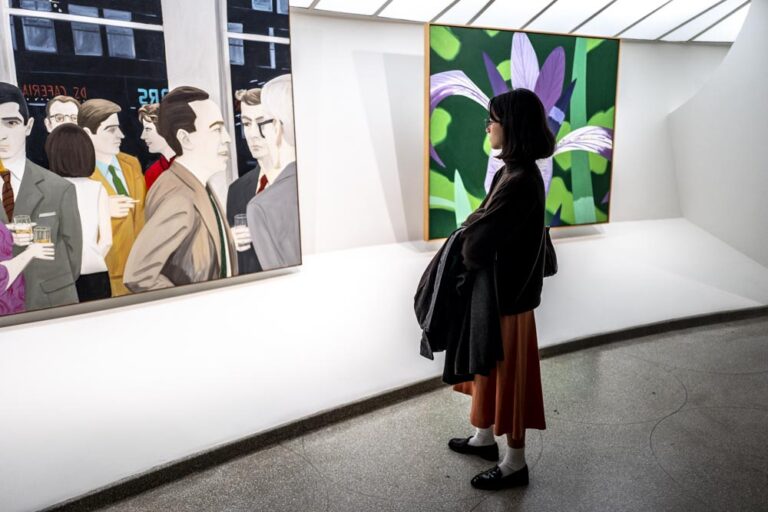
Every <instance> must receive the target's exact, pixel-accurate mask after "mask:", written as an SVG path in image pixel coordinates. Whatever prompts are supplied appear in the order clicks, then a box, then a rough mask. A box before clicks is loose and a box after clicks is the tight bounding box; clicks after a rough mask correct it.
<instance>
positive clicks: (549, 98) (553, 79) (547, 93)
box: [534, 46, 565, 113]
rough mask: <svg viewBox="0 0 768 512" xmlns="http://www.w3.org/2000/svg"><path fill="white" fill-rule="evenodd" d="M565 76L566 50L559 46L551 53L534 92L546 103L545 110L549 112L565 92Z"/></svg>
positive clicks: (542, 68)
mask: <svg viewBox="0 0 768 512" xmlns="http://www.w3.org/2000/svg"><path fill="white" fill-rule="evenodd" d="M564 78H565V50H563V47H562V46H558V47H557V48H555V49H554V50H552V53H550V54H549V56H548V57H547V60H546V61H545V62H544V65H543V66H542V67H541V73H540V74H539V78H538V80H536V88H535V89H534V92H535V93H536V95H537V96H538V97H539V99H540V100H541V102H542V103H543V104H544V112H547V113H549V111H550V109H552V107H554V106H555V103H557V100H558V99H559V98H560V95H561V94H562V93H563V79H564Z"/></svg>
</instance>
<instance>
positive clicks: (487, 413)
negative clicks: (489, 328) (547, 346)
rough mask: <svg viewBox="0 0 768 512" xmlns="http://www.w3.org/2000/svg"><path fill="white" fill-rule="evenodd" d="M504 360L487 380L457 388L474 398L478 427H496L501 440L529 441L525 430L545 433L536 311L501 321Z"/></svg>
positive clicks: (477, 378) (480, 377) (477, 377)
mask: <svg viewBox="0 0 768 512" xmlns="http://www.w3.org/2000/svg"><path fill="white" fill-rule="evenodd" d="M501 340H502V344H503V346H504V360H503V361H499V362H498V363H497V364H496V368H495V369H493V370H491V373H490V375H488V376H487V377H485V376H483V375H475V380H474V381H469V382H462V383H461V384H456V385H455V386H453V389H454V390H455V391H458V392H460V393H464V394H467V395H470V396H471V397H472V409H471V412H470V416H469V420H470V422H471V423H472V425H474V426H475V427H478V428H488V427H490V426H491V425H493V426H494V429H493V430H494V434H496V435H497V436H500V435H503V434H511V435H512V439H515V440H518V439H519V440H522V439H525V429H527V428H535V429H539V430H544V429H546V428H547V425H546V423H545V421H544V399H543V397H542V393H541V370H540V368H539V346H538V339H537V337H536V319H535V318H534V316H533V311H526V312H524V313H520V314H517V315H504V316H502V317H501Z"/></svg>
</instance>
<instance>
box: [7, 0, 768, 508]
mask: <svg viewBox="0 0 768 512" xmlns="http://www.w3.org/2000/svg"><path fill="white" fill-rule="evenodd" d="M292 43H293V56H294V76H295V102H296V118H297V130H298V132H297V142H298V161H299V162H298V163H299V169H300V171H299V172H300V176H299V189H300V197H301V215H302V227H303V243H304V250H305V253H306V254H307V257H306V258H305V265H304V266H303V267H302V268H301V269H299V270H298V271H292V272H287V273H285V274H283V275H279V276H277V277H274V278H272V279H267V280H262V281H254V282H249V283H241V284H237V285H235V286H228V287H225V288H218V289H213V290H209V291H205V292H200V293H193V294H189V295H184V296H178V297H173V298H167V299H163V300H159V301H155V302H149V303H145V304H136V305H131V306H128V307H122V308H117V309H112V310H107V311H99V312H93V313H89V314H84V315H78V316H73V317H68V318H63V319H54V320H47V321H43V322H38V323H34V324H26V325H18V326H12V327H5V328H3V329H0V419H1V420H0V510H2V511H6V510H7V511H27V510H36V509H39V508H42V507H44V506H47V505H50V504H53V503H56V502H59V501H62V500H65V499H68V498H71V497H73V496H77V495H80V494H83V493H86V492H88V491H91V490H93V489H96V488H98V487H101V486H104V485H108V484H110V483H112V482H115V481H117V480H120V479H122V478H127V477H130V476H131V475H135V474H137V473H141V472H144V471H148V470H150V469H152V468H153V467H156V466H158V465H162V464H165V463H168V462H170V461H173V460H176V459H179V458H181V457H184V456H188V455H191V454H194V453H198V452H200V451H202V450H206V449H210V448H212V447H215V446H218V445H221V444H223V443H227V442H231V441H233V440H237V439H240V438H242V437H244V436H248V435H251V434H254V433H257V432H261V431H264V430H268V429H270V428H274V427H276V426H279V425H281V424H285V423H287V422H292V421H295V420H297V419H300V418H302V417H306V416H308V415H311V414H314V413H317V412H319V411H323V410H327V409H330V408H334V407H338V406H339V405H342V404H346V403H350V402H352V401H355V400H359V399H362V398H365V397H369V396H373V395H376V394H378V393H382V392H384V391H387V390H390V389H394V388H397V387H399V386H404V385H407V384H410V383H413V382H416V381H419V380H422V379H426V378H430V377H434V376H437V375H439V374H440V373H441V370H442V368H441V361H440V359H439V358H438V360H437V361H434V362H430V361H428V360H426V359H423V358H421V357H419V355H418V344H419V337H420V333H419V328H418V326H417V325H416V321H415V318H414V315H413V312H412V299H413V294H414V291H415V287H416V283H417V281H418V278H419V276H420V275H421V272H422V271H423V269H424V268H425V266H426V264H427V262H428V261H429V259H430V258H431V256H432V254H433V252H434V251H435V250H436V249H437V247H438V246H439V243H424V242H421V241H420V239H421V236H422V224H421V223H422V214H423V207H422V204H423V203H422V199H423V187H424V184H423V168H422V166H423V136H424V122H423V119H422V117H423V103H422V102H423V100H424V91H423V85H424V69H423V53H424V41H423V31H422V28H421V27H419V26H417V25H413V24H403V23H388V22H374V21H360V20H351V19H340V18H334V17H326V16H310V15H304V14H295V15H293V17H292ZM725 52H726V48H724V47H711V46H676V45H670V44H652V43H625V44H624V47H623V49H622V62H621V69H620V85H619V103H618V107H617V108H618V126H617V146H616V155H615V158H616V171H615V172H616V174H615V184H614V194H613V207H612V208H613V209H612V214H613V216H614V220H625V221H633V222H617V223H615V224H612V225H610V226H607V227H600V228H583V229H574V230H570V231H563V232H562V233H561V234H558V235H557V236H558V240H557V241H556V244H557V249H558V254H559V257H560V262H561V272H560V274H558V276H556V277H555V278H553V279H549V280H547V282H546V284H545V292H544V303H543V304H542V306H541V308H539V309H538V310H537V322H538V325H539V333H540V342H541V345H542V346H547V345H552V344H555V343H560V342H563V341H567V340H569V339H573V338H577V337H581V336H587V335H591V334H597V333H603V332H608V331H611V330H616V329H622V328H626V327H631V326H636V325H641V324H645V323H651V322H658V321H662V320H666V319H670V318H678V317H684V316H690V315H696V314H701V313H706V312H712V311H721V310H727V309H739V308H744V307H750V306H756V305H761V304H768V269H766V268H765V267H764V266H762V265H760V264H758V263H756V262H755V261H752V260H750V259H749V258H747V257H745V256H744V255H743V254H741V253H740V252H739V251H737V250H735V249H733V248H731V247H728V246H727V245H726V244H723V243H722V242H721V241H720V240H718V239H717V238H716V237H714V236H712V235H711V234H708V233H707V232H706V231H704V230H702V229H699V228H697V227H696V226H693V225H692V224H691V223H690V222H688V221H687V220H685V219H679V218H678V219H671V220H669V219H666V220H664V219H663V218H664V217H677V216H679V214H680V211H681V208H680V205H679V203H678V200H677V198H678V194H679V190H678V191H677V192H674V193H673V192H672V188H674V187H675V182H676V180H675V178H674V163H673V159H672V152H671V149H672V148H671V144H672V143H671V142H670V141H669V140H668V139H669V137H668V134H667V133H666V132H665V131H664V130H666V128H664V127H663V125H664V122H663V120H664V117H665V116H666V115H667V114H668V113H669V112H670V111H671V110H673V109H674V108H676V107H677V106H678V105H680V104H681V103H683V102H684V101H686V100H687V99H688V98H689V97H691V95H693V94H694V93H695V91H696V89H697V88H698V87H699V85H701V84H703V83H704V82H705V81H706V80H707V78H708V77H709V76H710V75H711V74H712V73H713V72H715V70H716V69H717V67H718V65H719V64H720V62H721V60H722V58H723V56H724V54H725ZM657 82H658V83H657ZM660 148H661V149H660ZM649 219H661V220H649ZM723 268H728V269H729V270H728V271H727V272H724V271H722V269H723ZM545 400H546V398H545ZM457 414H466V411H457Z"/></svg>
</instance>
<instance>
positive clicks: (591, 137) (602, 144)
mask: <svg viewBox="0 0 768 512" xmlns="http://www.w3.org/2000/svg"><path fill="white" fill-rule="evenodd" d="M567 151H587V152H589V153H597V154H598V155H600V156H602V157H603V158H605V159H607V160H610V159H611V157H612V156H613V130H609V129H608V128H603V127H601V126H584V127H583V128H579V129H578V130H574V131H572V132H571V133H569V134H568V135H566V136H565V137H563V138H562V139H560V142H558V143H557V148H555V155H559V154H560V153H565V152H567Z"/></svg>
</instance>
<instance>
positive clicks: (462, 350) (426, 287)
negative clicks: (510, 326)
mask: <svg viewBox="0 0 768 512" xmlns="http://www.w3.org/2000/svg"><path fill="white" fill-rule="evenodd" d="M463 229H464V228H459V229H458V230H456V231H455V232H454V233H453V234H452V235H451V236H450V237H449V238H448V240H447V241H446V242H445V244H443V247H442V248H441V249H440V250H439V251H438V253H437V254H436V255H435V257H434V258H433V259H432V261H431V262H430V264H429V266H428V267H427V269H426V271H425V272H424V275H423V276H422V278H421V281H420V282H419V287H418V289H417V291H416V297H415V299H414V309H415V311H416V318H417V319H418V321H419V325H420V326H421V328H422V336H421V355H422V356H424V357H427V358H429V359H434V355H433V354H434V352H442V351H445V352H446V355H445V366H444V369H443V381H444V382H446V383H447V384H457V383H459V382H465V381H470V380H472V379H474V376H475V375H488V374H489V373H490V371H491V370H492V369H493V368H494V367H496V363H497V362H498V361H500V360H501V359H503V356H504V354H503V349H502V343H501V331H500V324H499V312H498V309H497V307H496V293H495V291H494V282H493V274H492V269H490V268H481V269H478V270H476V271H468V270H467V269H466V267H465V266H464V263H463V262H462V255H461V252H462V250H461V249H462V236H461V235H462V231H463Z"/></svg>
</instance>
